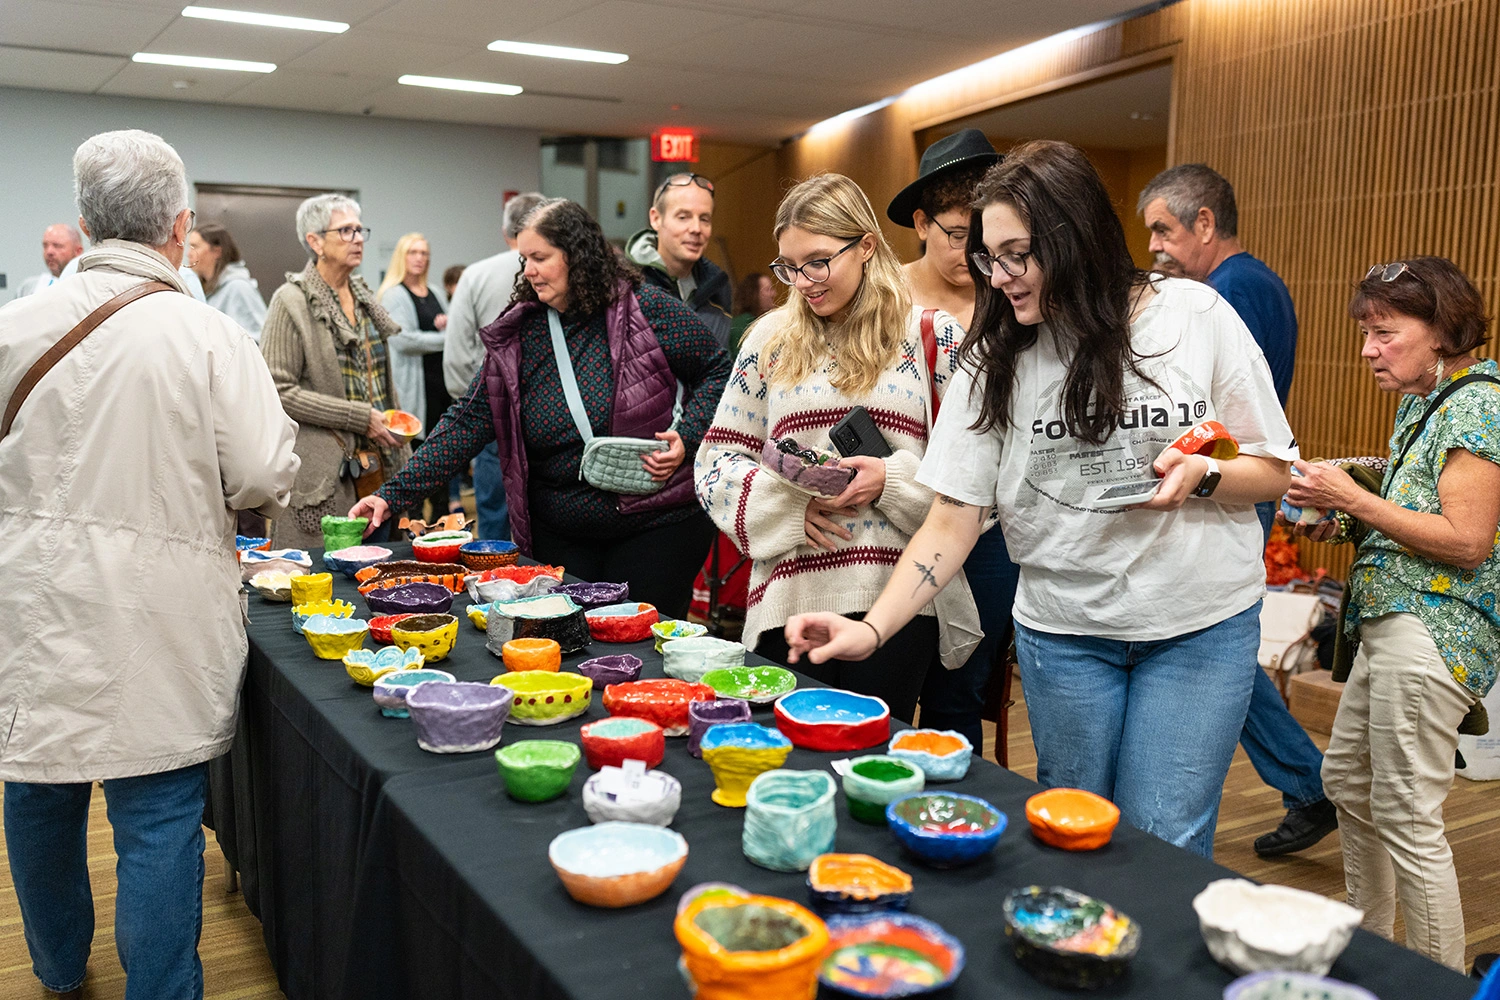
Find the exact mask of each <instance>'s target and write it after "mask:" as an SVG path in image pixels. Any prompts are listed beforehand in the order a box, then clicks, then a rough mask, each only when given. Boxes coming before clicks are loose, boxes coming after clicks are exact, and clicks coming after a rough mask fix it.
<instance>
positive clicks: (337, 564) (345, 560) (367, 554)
mask: <svg viewBox="0 0 1500 1000" xmlns="http://www.w3.org/2000/svg"><path fill="white" fill-rule="evenodd" d="M394 554H395V553H393V552H392V551H391V550H390V549H388V548H386V547H385V546H383V545H351V546H350V547H349V548H347V549H335V550H334V551H332V552H325V553H323V565H324V566H327V567H328V568H329V569H330V570H332V571H333V572H335V573H342V574H344V575H345V576H347V577H348V578H349V579H351V580H352V579H354V574H355V573H358V572H359V571H360V570H362V569H364V568H365V567H366V566H374V565H375V564H376V563H379V562H385V561H386V560H387V559H389V558H390V557H391V556H392V555H394Z"/></svg>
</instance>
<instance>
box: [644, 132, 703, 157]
mask: <svg viewBox="0 0 1500 1000" xmlns="http://www.w3.org/2000/svg"><path fill="white" fill-rule="evenodd" d="M651 159H652V160H653V161H655V162H657V163H697V162H698V136H697V134H696V133H694V132H693V131H691V130H690V129H683V128H664V129H658V130H657V131H655V132H652V133H651Z"/></svg>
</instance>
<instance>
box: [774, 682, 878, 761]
mask: <svg viewBox="0 0 1500 1000" xmlns="http://www.w3.org/2000/svg"><path fill="white" fill-rule="evenodd" d="M775 712H776V728H778V729H780V730H781V731H782V732H783V733H786V735H787V737H788V738H790V739H791V741H792V743H794V744H795V745H797V746H799V747H802V748H803V749H805V750H822V751H825V752H832V753H846V752H848V751H851V750H865V749H868V748H869V747H873V746H879V745H880V744H882V743H884V742H885V741H886V740H888V739H889V738H890V735H891V710H890V709H889V708H888V707H887V706H886V703H885V702H883V701H881V700H880V699H879V698H871V697H870V696H868V695H863V694H855V693H854V692H853V691H841V690H838V689H837V688H803V689H802V690H800V691H793V692H792V693H791V694H784V695H782V696H781V697H780V698H777V699H776V708H775Z"/></svg>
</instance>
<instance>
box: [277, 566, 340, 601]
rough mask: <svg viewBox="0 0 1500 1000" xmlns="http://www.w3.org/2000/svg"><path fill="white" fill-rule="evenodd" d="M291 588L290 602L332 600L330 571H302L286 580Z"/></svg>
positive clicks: (331, 576) (331, 575)
mask: <svg viewBox="0 0 1500 1000" xmlns="http://www.w3.org/2000/svg"><path fill="white" fill-rule="evenodd" d="M288 584H289V585H290V587H291V588H292V603H293V604H294V605H296V604H316V603H318V602H319V601H331V600H333V574H332V573H303V574H301V575H300V576H294V577H292V578H291V580H290V581H288Z"/></svg>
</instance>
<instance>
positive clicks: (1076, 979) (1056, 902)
mask: <svg viewBox="0 0 1500 1000" xmlns="http://www.w3.org/2000/svg"><path fill="white" fill-rule="evenodd" d="M1003 912H1004V915H1005V936H1006V937H1007V938H1009V939H1010V946H1011V951H1012V953H1013V954H1014V955H1015V957H1016V961H1017V962H1019V963H1020V965H1021V968H1023V969H1025V970H1026V971H1027V972H1029V973H1031V974H1032V975H1033V976H1035V977H1036V978H1037V979H1038V980H1040V981H1041V982H1043V983H1045V984H1046V985H1048V986H1052V987H1056V988H1058V989H1071V990H1078V989H1098V988H1100V987H1102V986H1108V985H1109V984H1110V983H1113V982H1115V981H1116V980H1118V979H1119V978H1120V977H1121V976H1123V975H1124V974H1125V972H1126V971H1127V970H1128V969H1129V967H1130V960H1131V959H1132V958H1134V957H1135V953H1136V951H1137V950H1138V949H1139V948H1140V946H1141V927H1140V924H1138V923H1136V922H1135V921H1134V920H1131V919H1130V918H1129V917H1127V916H1126V915H1125V914H1123V913H1121V912H1119V911H1118V910H1116V909H1115V908H1114V907H1113V906H1110V905H1109V904H1108V903H1106V902H1104V901H1103V900H1098V899H1094V898H1092V897H1090V896H1085V895H1084V894H1083V893H1081V892H1074V891H1073V890H1072V889H1065V888H1063V887H1061V886H1051V887H1048V888H1043V887H1042V886H1038V885H1032V886H1027V887H1026V888H1024V889H1016V890H1015V891H1013V892H1011V893H1010V894H1009V895H1007V896H1006V897H1005V904H1004V906H1003Z"/></svg>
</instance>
